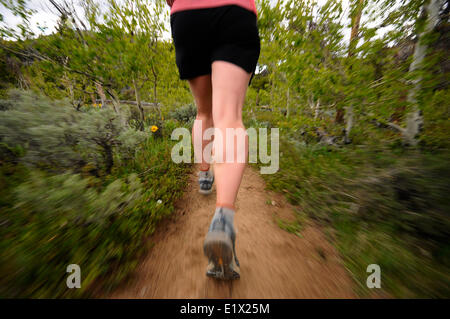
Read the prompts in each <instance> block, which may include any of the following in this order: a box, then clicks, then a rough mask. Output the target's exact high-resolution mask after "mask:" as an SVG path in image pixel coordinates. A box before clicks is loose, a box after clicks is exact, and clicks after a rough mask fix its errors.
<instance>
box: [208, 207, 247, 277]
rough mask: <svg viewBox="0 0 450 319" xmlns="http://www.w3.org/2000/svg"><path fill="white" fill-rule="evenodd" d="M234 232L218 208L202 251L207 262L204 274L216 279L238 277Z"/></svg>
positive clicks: (238, 269)
mask: <svg viewBox="0 0 450 319" xmlns="http://www.w3.org/2000/svg"><path fill="white" fill-rule="evenodd" d="M235 241H236V232H235V230H234V227H233V224H232V223H230V222H229V221H228V219H227V218H226V217H225V216H224V214H223V212H222V209H221V208H220V210H219V214H218V216H217V217H216V218H214V219H213V220H212V222H211V225H210V226H209V230H208V234H207V235H206V238H205V242H204V244H203V251H204V253H205V256H206V257H208V260H209V264H208V268H207V271H206V275H207V276H209V277H214V278H217V279H224V280H231V279H238V278H240V268H239V261H238V259H237V257H236V250H235Z"/></svg>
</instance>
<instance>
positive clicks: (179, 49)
mask: <svg viewBox="0 0 450 319" xmlns="http://www.w3.org/2000/svg"><path fill="white" fill-rule="evenodd" d="M170 26H171V32H172V39H173V43H174V46H175V56H176V64H177V67H178V71H179V73H180V78H181V79H183V80H184V79H191V78H194V77H197V76H200V75H205V74H211V62H210V61H211V47H210V41H209V38H210V28H209V27H208V16H207V11H206V10H187V11H180V12H175V13H174V14H172V15H171V16H170Z"/></svg>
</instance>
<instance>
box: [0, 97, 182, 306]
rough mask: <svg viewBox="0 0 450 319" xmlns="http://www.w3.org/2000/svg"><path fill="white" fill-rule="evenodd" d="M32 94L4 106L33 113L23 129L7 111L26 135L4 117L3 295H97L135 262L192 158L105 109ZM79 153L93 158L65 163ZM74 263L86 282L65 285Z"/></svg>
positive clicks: (23, 114)
mask: <svg viewBox="0 0 450 319" xmlns="http://www.w3.org/2000/svg"><path fill="white" fill-rule="evenodd" d="M13 94H15V93H13ZM33 98H34V99H36V102H35V106H36V108H37V109H38V111H36V110H35V109H33V107H32V104H33V102H32V99H33ZM33 98H32V95H29V94H22V93H20V94H19V95H18V96H16V97H14V99H15V101H19V102H18V103H13V104H12V106H9V107H8V108H7V109H8V110H7V111H3V113H4V114H6V113H7V112H16V113H15V114H16V115H17V118H19V119H22V120H25V119H27V118H29V119H30V121H31V123H24V124H23V128H20V127H19V123H20V122H14V121H13V117H12V116H10V115H9V114H7V116H6V117H5V118H7V119H8V121H10V122H9V123H15V125H16V127H17V129H18V130H21V132H23V133H24V134H28V135H27V136H28V138H29V140H28V142H27V141H26V140H25V139H23V140H22V139H21V138H23V137H21V136H19V133H17V132H13V131H12V130H11V129H10V128H6V126H5V125H6V124H5V123H6V122H7V121H6V120H5V119H4V118H2V120H1V121H0V122H1V123H2V125H0V129H1V130H0V134H1V137H2V143H3V144H2V145H3V146H2V157H1V160H0V210H1V211H2V214H1V215H0V238H1V240H0V273H1V274H2V276H1V278H0V297H3V298H11V297H32V298H36V297H37V298H58V297H64V298H66V297H88V296H93V295H95V294H96V293H97V292H98V291H99V290H102V291H105V290H108V289H110V288H112V287H114V286H115V285H117V284H118V283H120V282H121V281H122V280H123V279H124V278H125V277H126V276H127V275H128V274H129V273H130V272H131V271H132V270H133V269H134V268H135V267H136V265H137V263H138V261H139V258H140V257H141V256H142V255H143V254H144V253H145V252H146V250H147V248H149V246H150V245H151V242H149V241H148V236H149V235H150V234H152V232H153V231H154V230H155V227H156V225H157V223H158V221H159V220H160V219H161V218H163V217H164V216H167V215H169V214H170V213H172V212H173V210H174V206H173V204H174V202H175V200H176V199H178V198H179V197H180V195H181V194H182V192H183V189H184V186H185V182H186V171H187V170H186V166H183V165H177V164H175V163H173V162H172V160H171V157H170V154H171V148H172V146H173V145H174V142H173V141H171V140H170V139H168V138H167V137H165V136H161V138H156V136H153V135H150V134H147V133H143V132H138V131H135V130H133V129H130V128H123V127H122V126H121V125H120V123H119V122H117V121H116V120H115V116H114V114H111V113H110V112H109V111H107V110H105V111H103V110H102V111H94V112H87V113H81V114H78V113H77V111H74V112H71V111H69V110H67V109H66V110H64V111H60V110H59V109H58V108H61V109H63V108H64V107H65V106H64V105H65V104H64V102H61V101H51V100H47V99H45V98H41V97H36V96H34V97H33ZM47 110H53V112H54V113H55V114H54V115H52V114H50V113H51V112H50V111H47ZM39 112H43V113H46V114H47V115H48V117H52V116H53V119H55V118H58V119H59V120H58V121H57V120H55V121H53V123H52V121H50V120H49V119H48V118H46V117H45V116H43V115H42V114H39ZM77 117H80V118H82V119H83V121H78V118H77ZM105 123H106V124H105ZM42 127H47V128H45V129H42V130H41V128H42ZM44 131H46V132H48V133H47V134H50V135H51V134H53V133H54V135H55V136H45V134H44V133H43V132H44ZM64 132H65V133H67V134H64ZM72 137H76V138H74V139H71V138H72ZM68 141H72V143H71V144H69V146H70V147H69V146H67V143H69V142H68ZM105 143H106V144H105ZM107 143H110V144H107ZM103 144H104V145H110V146H112V150H113V151H112V156H113V158H114V161H113V166H112V167H111V169H110V174H98V171H97V170H96V167H95V165H96V164H95V163H100V162H103V163H104V161H105V159H104V155H105V153H104V149H102V147H103V146H104V145H103ZM50 146H51V147H50ZM8 152H9V153H8ZM45 152H47V153H45ZM30 153H32V156H31V155H30ZM44 154H47V155H48V156H49V157H51V160H49V159H47V158H45V157H43V156H44ZM27 156H28V157H27ZM80 158H81V159H82V160H84V161H85V162H87V163H88V164H87V165H85V166H83V167H82V169H81V170H80V172H79V173H77V172H76V167H74V168H71V167H68V166H69V165H68V163H76V159H80ZM61 163H66V164H65V165H62V164H61ZM89 163H94V167H93V168H92V169H91V168H90V167H89V166H90V165H89ZM53 165H57V166H56V167H57V169H54V167H53ZM105 172H106V171H105ZM70 264H78V265H79V266H80V268H81V289H68V288H67V286H66V279H67V276H68V273H66V267H67V266H68V265H70Z"/></svg>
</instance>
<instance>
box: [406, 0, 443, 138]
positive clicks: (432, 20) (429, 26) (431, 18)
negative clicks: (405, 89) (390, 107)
mask: <svg viewBox="0 0 450 319" xmlns="http://www.w3.org/2000/svg"><path fill="white" fill-rule="evenodd" d="M443 3H444V0H430V1H429V2H428V3H427V4H425V5H424V8H423V9H424V11H425V12H426V14H427V20H426V22H425V28H424V30H423V31H422V32H421V33H420V34H419V35H418V40H417V43H416V46H415V48H414V55H413V61H412V63H411V65H410V66H409V72H410V73H412V72H415V71H417V70H418V69H419V68H420V66H421V64H422V62H423V60H424V58H425V55H426V51H427V49H428V44H427V43H425V42H424V41H423V38H424V37H425V36H426V35H427V34H429V33H430V32H431V31H433V29H434V27H435V26H436V25H437V23H438V22H439V10H440V8H441V7H442V5H443ZM421 81H422V77H416V78H415V79H414V80H413V81H412V88H411V89H410V91H409V93H408V97H407V101H408V103H409V104H411V105H412V110H411V112H410V113H408V114H407V116H406V128H405V129H404V130H403V132H402V133H403V140H404V143H405V144H406V145H411V146H415V145H417V139H416V137H417V135H418V134H419V132H420V130H421V128H422V124H423V118H422V114H421V112H420V109H419V104H418V101H417V94H418V93H419V91H420V88H421Z"/></svg>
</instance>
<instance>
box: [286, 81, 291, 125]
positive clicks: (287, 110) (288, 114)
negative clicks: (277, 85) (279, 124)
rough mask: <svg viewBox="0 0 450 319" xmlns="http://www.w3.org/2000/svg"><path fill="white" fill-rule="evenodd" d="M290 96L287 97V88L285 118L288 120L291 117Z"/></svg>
mask: <svg viewBox="0 0 450 319" xmlns="http://www.w3.org/2000/svg"><path fill="white" fill-rule="evenodd" d="M289 103H290V96H289V87H288V88H287V93H286V117H287V118H289V116H290V115H291V108H290V105H289Z"/></svg>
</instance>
